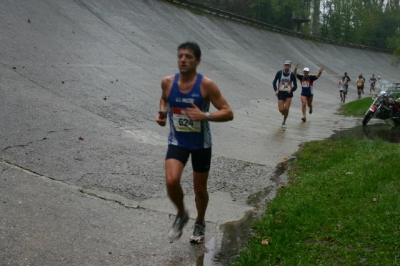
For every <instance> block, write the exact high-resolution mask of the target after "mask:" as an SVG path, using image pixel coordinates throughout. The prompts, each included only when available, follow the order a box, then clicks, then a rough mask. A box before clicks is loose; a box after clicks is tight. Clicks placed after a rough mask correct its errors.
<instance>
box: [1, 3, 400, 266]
mask: <svg viewBox="0 0 400 266" xmlns="http://www.w3.org/2000/svg"><path fill="white" fill-rule="evenodd" d="M0 6H1V8H0V43H1V46H0V47H1V49H0V125H1V127H0V200H1V201H0V262H1V263H0V264H1V265H221V264H225V263H226V262H227V261H229V258H230V257H231V256H232V253H234V252H235V251H229V250H231V246H232V245H233V246H237V245H238V244H232V243H235V242H233V241H234V240H235V241H239V242H240V240H241V237H240V235H248V234H250V233H249V232H247V231H246V230H247V229H246V230H245V231H244V232H243V230H242V231H241V230H240V228H248V227H246V226H245V225H243V224H245V222H244V223H243V221H248V220H249V219H250V217H254V215H255V214H257V215H258V214H260V213H262V211H263V208H264V207H265V205H266V204H267V202H268V201H269V200H271V199H273V197H274V196H275V193H276V189H277V188H278V187H279V186H280V185H282V184H284V183H285V178H284V175H283V176H281V175H276V167H277V165H279V164H281V163H282V162H284V161H287V160H290V159H293V154H294V153H295V152H296V151H297V150H298V147H299V145H300V144H301V143H303V142H306V141H310V140H317V139H325V138H328V137H329V136H331V135H332V134H335V133H336V132H340V131H342V130H346V129H349V128H352V127H355V126H360V125H361V120H360V119H359V118H352V117H342V116H340V115H338V114H337V110H338V108H339V107H340V99H339V92H338V88H337V86H336V84H337V81H338V79H339V77H340V76H341V75H342V74H343V72H344V71H347V72H348V73H349V75H350V77H351V78H352V79H353V80H355V79H356V75H358V74H359V73H363V74H364V76H365V77H366V78H367V77H369V76H370V75H371V74H372V73H375V75H380V76H382V81H383V82H399V81H398V80H396V78H397V77H398V70H396V69H395V68H393V67H391V66H390V60H391V59H392V56H391V55H390V54H384V53H375V52H372V51H368V50H357V49H353V48H346V47H338V46H333V45H328V44H321V43H314V42H311V41H307V40H302V39H296V38H294V37H291V36H285V35H280V34H276V33H272V32H268V31H264V30H260V29H257V28H253V27H250V26H248V25H245V24H241V23H238V22H233V21H230V20H227V19H224V18H218V17H215V16H212V15H207V14H199V12H194V13H193V12H191V11H190V10H187V9H183V8H180V7H177V6H174V5H171V4H170V3H167V2H163V1H157V0H146V1H145V0H137V1H129V0H117V1H115V0H113V1H111V0H74V1H64V0H53V1H42V0H30V1H26V0H3V1H2V2H1V3H0ZM187 40H194V41H197V42H198V43H199V44H200V47H201V48H202V52H203V57H202V62H201V64H200V67H199V71H200V72H202V73H204V74H205V75H206V76H208V77H210V78H211V79H213V80H214V81H216V83H217V84H218V85H219V87H220V89H221V91H222V93H223V95H224V96H225V98H226V99H227V100H228V102H229V103H230V105H231V107H232V108H233V110H234V112H235V119H234V120H233V121H231V122H227V123H213V124H212V125H211V126H212V132H213V138H214V139H213V140H214V144H215V145H214V148H213V152H214V154H213V162H212V169H211V172H210V180H209V193H210V204H209V208H208V211H207V217H206V219H207V232H206V240H207V242H206V243H205V244H203V245H192V244H190V243H189V242H188V238H189V237H190V234H191V225H192V224H193V220H191V221H190V223H189V226H187V227H186V228H185V230H184V234H183V236H182V238H181V239H180V240H178V241H175V242H173V243H169V242H168V240H167V239H166V232H167V230H168V229H169V226H170V225H171V224H172V222H173V219H174V214H175V209H174V207H173V206H172V204H171V203H170V201H169V200H168V198H167V197H166V191H165V185H164V168H163V160H164V156H165V152H166V145H167V134H168V130H167V128H162V127H159V126H158V125H157V124H156V123H155V116H156V114H157V111H158V102H159V97H160V92H161V89H160V81H161V79H162V78H163V77H164V76H167V75H170V74H172V73H174V72H176V71H177V67H176V48H177V45H178V44H179V43H181V42H184V41H187ZM286 59H290V60H292V62H293V63H297V62H299V63H300V64H301V68H302V67H305V66H307V67H309V68H311V73H317V71H318V69H319V67H320V66H324V67H325V71H324V73H323V74H322V76H321V78H320V79H319V80H317V81H316V82H315V96H314V113H313V114H311V115H307V122H306V123H303V122H301V120H300V118H301V104H300V99H299V90H298V91H297V92H295V96H294V98H293V103H292V107H291V109H290V114H289V118H288V121H287V126H288V127H287V129H286V130H283V129H282V128H281V127H280V125H281V122H282V117H281V115H280V113H279V112H278V111H277V101H276V97H275V96H274V93H273V89H272V80H273V78H274V76H275V73H276V71H277V70H279V69H281V68H282V64H283V62H284V61H285V60H286ZM364 97H369V95H365V96H364ZM356 98H357V94H356V89H355V87H354V84H353V85H350V91H349V96H348V100H355V99H356ZM372 124H373V123H372ZM182 185H183V188H184V191H185V193H186V197H185V201H186V203H187V208H188V210H189V212H190V213H191V217H195V214H196V209H195V205H194V199H193V192H192V182H191V169H190V167H188V168H186V169H185V172H184V174H183V178H182ZM240 221H242V222H240ZM238 236H239V237H238ZM243 242H244V241H241V243H242V244H243ZM221 250H228V252H227V255H226V254H225V255H224V258H221V257H220V259H218V253H219V251H221Z"/></svg>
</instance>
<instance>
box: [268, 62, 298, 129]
mask: <svg viewBox="0 0 400 266" xmlns="http://www.w3.org/2000/svg"><path fill="white" fill-rule="evenodd" d="M291 66H292V62H291V61H290V60H286V61H285V63H284V65H283V70H279V71H278V72H276V75H275V79H274V81H272V86H273V87H274V91H275V94H276V96H277V97H278V109H279V112H281V114H282V115H283V122H282V127H283V128H286V119H287V117H288V115H289V108H290V104H291V103H292V98H293V92H294V91H295V90H296V89H297V81H296V76H295V75H294V73H293V72H291V71H290V67H291ZM277 82H278V85H277V84H276V83H277ZM292 84H293V85H292Z"/></svg>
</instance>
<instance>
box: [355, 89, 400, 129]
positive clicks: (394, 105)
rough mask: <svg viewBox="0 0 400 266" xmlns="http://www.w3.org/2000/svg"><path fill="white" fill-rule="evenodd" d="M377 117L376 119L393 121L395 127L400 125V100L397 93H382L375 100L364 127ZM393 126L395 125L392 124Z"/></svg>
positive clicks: (364, 120) (369, 109) (366, 115)
mask: <svg viewBox="0 0 400 266" xmlns="http://www.w3.org/2000/svg"><path fill="white" fill-rule="evenodd" d="M374 115H375V117H376V118H379V119H382V120H387V119H391V121H393V123H394V125H399V124H400V98H397V93H395V92H392V93H387V92H386V91H381V92H380V93H379V94H378V95H377V96H376V97H375V98H374V101H373V103H372V104H371V106H370V107H369V108H368V111H367V112H366V113H365V116H364V119H363V121H362V124H363V125H366V124H368V122H369V120H371V118H372V117H373V116H374ZM392 125H393V124H392Z"/></svg>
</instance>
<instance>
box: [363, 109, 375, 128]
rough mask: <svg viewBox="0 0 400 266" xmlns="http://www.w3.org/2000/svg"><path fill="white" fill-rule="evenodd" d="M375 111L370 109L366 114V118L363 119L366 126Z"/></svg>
mask: <svg viewBox="0 0 400 266" xmlns="http://www.w3.org/2000/svg"><path fill="white" fill-rule="evenodd" d="M374 114H375V112H372V111H371V110H369V111H368V112H367V113H366V114H365V116H364V119H363V121H362V124H363V125H364V126H365V125H366V124H368V122H369V120H371V118H372V117H373V116H374Z"/></svg>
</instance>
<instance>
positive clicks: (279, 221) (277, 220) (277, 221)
mask: <svg viewBox="0 0 400 266" xmlns="http://www.w3.org/2000/svg"><path fill="white" fill-rule="evenodd" d="M274 222H275V223H277V224H280V223H282V221H281V220H279V219H275V220H274Z"/></svg>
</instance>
